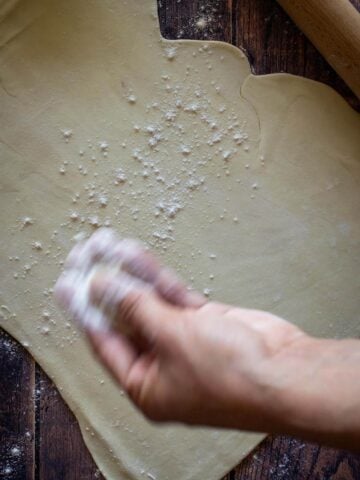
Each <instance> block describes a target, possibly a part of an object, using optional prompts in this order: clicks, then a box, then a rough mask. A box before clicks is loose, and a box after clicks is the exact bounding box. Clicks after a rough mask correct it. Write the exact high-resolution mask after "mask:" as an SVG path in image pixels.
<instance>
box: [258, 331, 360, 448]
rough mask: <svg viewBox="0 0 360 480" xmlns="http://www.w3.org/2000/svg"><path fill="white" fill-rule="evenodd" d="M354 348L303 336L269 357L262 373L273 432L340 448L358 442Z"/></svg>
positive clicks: (348, 342) (346, 342)
mask: <svg viewBox="0 0 360 480" xmlns="http://www.w3.org/2000/svg"><path fill="white" fill-rule="evenodd" d="M359 345H360V342H358V341H356V340H320V339H316V338H312V337H309V336H307V335H304V336H303V337H299V338H298V339H297V340H296V341H295V342H294V343H293V344H291V345H290V346H289V347H288V348H286V349H284V350H283V351H281V352H279V354H278V355H275V356H274V357H273V358H272V359H271V360H270V362H269V365H268V370H267V371H268V373H269V379H270V381H269V388H268V391H269V396H268V400H267V401H268V403H271V404H272V407H271V412H272V422H273V427H274V428H273V431H276V432H277V433H287V434H291V435H295V436H296V435H298V436H301V437H303V438H308V439H310V440H315V441H319V442H324V443H329V444H333V445H335V446H340V447H341V446H343V447H349V445H350V446H351V445H352V443H353V442H354V441H357V442H358V441H359V431H360V414H359V400H358V399H359V398H360V397H359V395H360V387H359V374H358V364H359V363H358V362H359V356H360V350H359ZM344 439H345V440H344Z"/></svg>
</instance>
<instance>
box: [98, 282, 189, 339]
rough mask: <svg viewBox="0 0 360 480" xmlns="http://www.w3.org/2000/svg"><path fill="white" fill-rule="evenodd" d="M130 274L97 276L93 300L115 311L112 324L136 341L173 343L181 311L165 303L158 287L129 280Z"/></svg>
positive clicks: (105, 308) (109, 310) (112, 311)
mask: <svg viewBox="0 0 360 480" xmlns="http://www.w3.org/2000/svg"><path fill="white" fill-rule="evenodd" d="M128 278H131V277H129V276H128V275H126V274H125V275H124V274H122V275H117V276H116V277H113V278H109V277H106V276H98V277H96V278H94V280H93V281H92V283H91V287H90V300H91V302H92V303H93V304H94V305H95V306H99V305H104V307H103V308H104V312H105V314H108V313H109V312H111V315H113V319H114V320H113V325H114V326H115V327H116V328H117V329H118V330H119V331H120V332H121V333H122V334H125V335H127V336H128V337H130V338H131V339H134V340H135V342H136V344H137V345H139V343H140V344H141V343H143V342H144V341H145V342H146V346H147V347H148V348H149V347H154V346H157V345H160V344H161V345H165V344H167V343H171V338H172V337H173V335H174V334H175V330H176V328H177V326H176V318H177V316H178V315H179V314H180V311H179V310H178V309H176V307H172V306H171V305H168V304H167V303H165V302H164V301H163V299H162V298H161V297H159V295H158V294H157V293H156V291H154V290H150V289H149V288H146V287H142V286H138V285H137V284H133V285H131V284H129V283H128V281H129V280H128ZM142 285H144V284H142Z"/></svg>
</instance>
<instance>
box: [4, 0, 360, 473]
mask: <svg viewBox="0 0 360 480" xmlns="http://www.w3.org/2000/svg"><path fill="white" fill-rule="evenodd" d="M1 3H4V0H0V5H1ZM208 3H209V5H210V3H211V2H208ZM8 4H9V5H11V6H12V7H13V8H14V9H15V10H14V11H13V12H12V13H10V14H9V15H4V16H3V17H1V20H0V43H1V48H0V64H1V85H0V137H1V141H0V164H1V176H0V202H1V209H0V222H1V226H2V233H1V236H2V243H1V249H0V264H1V278H0V324H1V326H2V327H3V328H5V329H6V330H7V331H9V332H10V333H11V334H12V335H13V336H14V337H15V338H17V339H18V340H19V341H20V342H21V343H22V344H23V345H26V348H28V349H29V350H30V351H31V353H32V355H33V356H34V358H35V359H36V360H37V361H38V362H39V363H40V365H41V366H42V367H43V368H44V369H45V370H46V372H47V374H48V375H49V376H50V377H51V378H52V379H53V380H54V381H55V383H56V384H57V386H58V388H59V391H60V392H61V394H62V395H63V397H64V399H65V400H66V402H67V403H68V404H69V406H70V408H71V409H72V410H73V411H74V413H75V415H76V417H77V419H78V420H79V424H80V427H81V430H82V433H83V436H84V440H85V442H86V444H87V446H88V447H89V450H90V452H91V453H92V455H93V457H94V459H95V461H96V463H97V464H98V466H99V468H100V469H101V471H102V472H103V474H104V475H105V477H106V478H108V479H124V480H143V479H144V478H146V475H148V474H150V475H152V476H154V477H155V478H157V479H159V480H173V479H176V480H200V479H203V478H207V479H208V480H217V479H219V478H220V477H221V476H222V475H224V474H225V473H226V472H227V471H228V470H230V468H231V467H232V466H234V465H235V464H236V463H238V462H239V461H240V460H241V459H242V458H243V457H244V456H245V455H246V454H247V453H248V452H249V451H250V450H251V449H252V448H253V447H254V446H255V445H256V444H257V443H258V442H259V440H260V439H261V438H263V436H261V435H255V434H249V433H242V432H232V431H217V430H213V429H198V428H196V429H195V428H185V427H180V426H173V425H172V426H163V427H161V428H159V427H156V426H154V425H153V424H149V423H148V422H147V421H146V420H145V419H144V418H143V417H142V416H141V414H139V413H138V412H137V411H135V410H134V407H133V406H132V405H131V404H130V402H129V401H128V400H127V398H126V396H125V395H121V393H120V392H119V389H118V387H117V386H116V385H115V384H114V383H113V381H112V379H111V378H110V376H109V375H108V374H107V372H105V371H104V370H103V369H102V367H101V366H100V365H99V364H98V363H97V362H96V360H95V359H94V358H93V355H92V354H91V352H90V351H89V349H88V347H87V344H86V342H85V341H84V339H83V337H82V335H81V334H80V333H79V332H78V331H77V329H76V328H74V327H73V325H72V324H71V323H70V322H68V321H67V320H66V319H64V318H63V315H62V313H61V312H59V309H58V308H57V307H56V305H54V303H53V286H54V285H55V282H56V279H57V278H58V277H59V275H60V273H61V272H62V271H63V269H64V268H65V270H67V269H68V268H69V266H68V264H64V262H65V259H66V256H67V254H68V252H69V250H70V248H71V246H72V243H73V240H72V239H73V237H74V236H75V235H76V234H78V233H80V232H85V233H86V235H87V236H90V235H91V234H92V233H93V232H94V231H95V230H97V229H98V228H99V227H102V226H106V225H112V227H113V228H114V229H116V230H118V231H119V232H121V234H122V235H124V236H125V237H128V238H140V239H141V241H142V242H144V243H146V245H148V246H149V247H150V248H151V249H154V250H155V251H156V252H157V254H158V255H160V256H161V259H162V262H163V263H164V264H166V265H169V266H170V267H172V268H173V269H174V270H176V272H178V273H179V274H180V275H181V277H182V278H184V279H185V280H190V281H191V282H192V284H193V286H194V287H195V288H196V289H197V290H198V291H201V292H204V294H205V295H209V296H210V297H211V298H214V299H217V300H219V301H223V302H227V303H231V304H239V305H242V306H243V307H252V308H259V309H266V310H269V311H272V312H273V313H275V314H277V315H280V316H283V317H285V318H287V319H289V320H291V321H293V322H294V323H296V324H297V325H299V326H301V327H302V328H304V329H305V330H306V331H308V332H309V333H312V334H314V335H325V336H332V337H335V336H336V337H343V336H351V335H353V336H356V335H359V334H360V331H359V328H360V327H359V321H358V312H359V298H360V285H359V281H360V275H359V269H360V266H359V261H360V245H359V238H360V228H359V217H358V215H359V213H358V207H357V206H358V205H359V204H360V198H359V195H360V192H359V188H358V185H359V183H360V168H359V158H360V137H359V129H360V121H359V116H358V115H357V114H356V113H355V112H353V111H352V110H351V109H350V107H349V106H347V105H346V104H345V102H344V101H343V100H342V99H341V98H340V97H339V96H338V95H337V94H336V93H335V92H333V91H332V90H331V89H329V88H327V87H326V86H323V85H320V84H317V83H314V82H311V81H308V80H305V79H301V78H297V77H293V76H290V75H270V76H265V77H254V76H252V75H251V71H250V67H249V63H248V61H247V59H246V58H244V55H243V54H242V53H241V52H240V51H239V50H238V49H236V48H234V47H231V46H229V45H225V44H222V43H219V42H206V43H205V42H193V41H178V42H169V41H166V40H163V39H162V38H161V36H160V34H159V26H158V21H157V15H156V12H157V10H156V2H155V0H154V1H152V0H138V1H125V0H106V1H105V0H93V1H91V2H89V1H88V0H71V1H70V0H31V2H15V1H13V2H6V5H7V7H6V11H8V10H9V8H8ZM206 5H207V4H206ZM0 10H1V7H0ZM201 18H205V19H206V22H207V23H208V27H209V26H210V27H211V25H210V23H211V22H212V21H213V20H212V19H215V18H216V16H215V15H213V14H212V11H211V8H210V9H206V10H204V11H203V12H200V15H198V16H197V17H196V19H194V22H198V21H199V20H200V19H201ZM215 23H216V22H215ZM202 25H203V22H202V21H200V23H199V25H198V28H199V29H201V28H202ZM214 25H215V24H214ZM169 49H170V50H169ZM167 55H169V56H170V58H168V56H167ZM132 96H134V97H132ZM34 242H39V243H41V246H42V248H41V249H38V248H34V247H33V245H34ZM75 260H76V259H73V261H75ZM85 260H86V259H85ZM81 261H83V259H81ZM86 262H87V260H86V261H85V263H86ZM116 265H118V264H116ZM26 266H27V267H26ZM25 267H26V268H25ZM28 267H29V268H28ZM106 268H107V267H106ZM91 270H92V266H91V262H90V265H89V266H88V267H87V269H86V270H85V269H84V265H81V266H80V267H79V268H78V271H77V273H76V274H75V279H78V278H79V277H78V275H80V278H81V282H80V283H85V285H86V283H88V284H89V283H90V282H89V274H90V275H91V276H92V273H90V272H91ZM115 270H116V272H117V271H118V266H116V267H115ZM79 272H80V273H79ZM85 272H86V274H85ZM97 273H99V272H97ZM116 275H117V273H116ZM212 276H213V278H212ZM84 291H85V293H83V294H82V296H81V295H80V298H82V300H81V301H79V306H77V305H75V307H76V308H78V309H79V310H80V311H82V312H83V311H84V310H82V309H83V308H86V306H87V305H88V304H89V302H88V289H86V288H85V289H84V290H83V292H84ZM84 305H85V307H84ZM44 312H45V313H46V314H45V315H44ZM98 320H99V324H100V325H102V320H103V318H101V316H100V314H99V318H98ZM149 478H150V477H149Z"/></svg>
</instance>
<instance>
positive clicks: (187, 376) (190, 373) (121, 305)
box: [56, 233, 305, 431]
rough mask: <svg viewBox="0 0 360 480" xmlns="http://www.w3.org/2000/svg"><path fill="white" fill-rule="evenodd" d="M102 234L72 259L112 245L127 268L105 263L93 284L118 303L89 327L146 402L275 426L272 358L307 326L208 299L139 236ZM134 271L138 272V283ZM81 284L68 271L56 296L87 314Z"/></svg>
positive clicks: (151, 409) (167, 410) (157, 415)
mask: <svg viewBox="0 0 360 480" xmlns="http://www.w3.org/2000/svg"><path fill="white" fill-rule="evenodd" d="M100 236H101V233H100V234H97V235H96V234H95V236H93V237H92V239H91V240H89V241H88V242H86V243H85V244H83V245H80V246H77V247H75V251H73V252H72V254H70V257H69V260H68V262H67V268H70V269H72V268H77V266H79V265H83V263H84V262H86V261H88V258H89V256H90V257H91V259H92V260H91V261H94V262H95V261H99V260H100V261H101V259H102V258H103V257H104V256H105V255H109V249H110V250H111V249H113V251H116V252H117V255H118V259H121V262H122V270H123V271H126V272H127V274H123V273H120V274H119V275H113V274H112V275H108V274H107V273H106V270H102V271H101V272H99V273H98V274H96V275H95V276H94V277H93V278H92V280H91V285H90V302H91V303H92V305H94V306H95V307H96V306H97V307H100V306H102V308H105V310H107V311H109V312H112V313H113V315H114V319H113V320H114V321H113V328H112V329H111V330H110V331H101V330H98V329H97V330H94V329H92V328H87V329H86V332H87V335H88V338H89V340H90V342H91V344H92V346H93V349H94V351H95V353H96V355H97V356H98V358H99V360H100V361H101V362H102V363H103V364H104V365H105V366H106V367H107V369H108V370H109V371H110V372H111V374H112V375H113V377H114V378H115V380H116V381H117V382H118V383H119V384H120V385H121V386H122V387H123V388H124V390H125V391H126V392H127V393H128V395H129V396H130V398H131V399H132V401H133V402H134V403H135V404H136V405H137V406H138V408H140V409H141V410H142V411H143V413H144V414H145V415H146V416H148V417H149V418H150V419H152V420H156V421H178V422H186V423H191V424H206V425H216V426H222V427H237V428H242V429H251V430H259V431H268V430H271V429H272V430H273V429H274V428H275V427H274V408H272V407H271V400H272V398H271V396H272V391H271V388H269V385H271V381H270V377H269V372H271V362H272V359H273V358H275V357H276V356H278V355H279V354H280V353H281V352H282V350H284V349H286V348H288V347H289V345H290V344H292V343H294V342H297V341H300V340H301V339H302V338H304V337H305V334H304V333H303V332H301V330H299V329H298V328H297V327H295V326H293V325H291V324H289V323H287V322H285V321H284V320H282V319H280V318H278V317H276V316H274V315H271V314H269V313H265V312H260V311H255V310H245V309H240V308H234V307H230V306H228V305H223V304H220V303H213V302H206V301H205V299H204V298H203V297H202V296H201V295H199V294H195V293H193V292H189V291H188V290H187V289H186V287H185V286H184V285H183V284H182V283H181V282H180V281H179V280H178V279H177V278H176V276H175V275H174V274H173V273H172V272H171V271H169V270H168V269H166V268H163V267H162V266H161V265H160V264H159V262H158V261H157V260H156V258H155V257H154V256H153V255H152V254H151V253H149V252H147V251H145V250H144V249H142V248H141V247H140V246H139V245H138V244H131V245H132V248H130V249H129V248H128V247H129V243H127V244H126V245H124V243H123V242H118V243H117V244H116V242H115V244H112V246H111V248H110V247H109V246H108V245H106V248H105V247H104V245H102V246H101V242H99V241H98V240H99V238H100ZM125 246H126V248H125ZM90 263H91V262H90ZM128 275H131V278H132V279H134V278H135V279H136V280H137V282H135V283H134V282H133V283H132V284H131V288H129V277H128ZM76 288H77V285H75V284H69V283H68V281H67V277H66V276H65V277H63V278H62V279H61V280H60V281H59V283H58V285H57V288H56V294H57V297H58V299H59V300H60V302H61V303H62V304H63V305H64V306H65V307H66V308H68V309H69V310H70V313H72V314H73V315H74V316H75V317H79V316H80V317H81V316H86V315H87V314H88V313H87V311H86V310H82V311H81V312H79V311H75V309H74V302H73V298H74V297H75V296H76V294H77V291H76ZM77 319H78V321H80V322H82V320H83V319H82V318H77ZM83 323H84V322H83Z"/></svg>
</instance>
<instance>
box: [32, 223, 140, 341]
mask: <svg viewBox="0 0 360 480" xmlns="http://www.w3.org/2000/svg"><path fill="white" fill-rule="evenodd" d="M139 251H140V247H139V246H138V243H136V242H134V241H128V240H124V241H120V240H118V238H117V237H116V235H115V234H114V233H113V232H112V231H111V230H109V229H101V230H98V231H97V232H96V234H94V235H93V237H92V238H91V240H90V241H88V242H87V244H85V246H84V247H81V246H80V244H78V247H76V249H75V251H72V252H71V253H70V255H69V257H68V260H67V264H66V269H65V272H64V273H63V274H62V276H61V277H60V279H59V280H58V282H57V285H56V288H55V295H56V297H57V299H58V301H59V302H60V303H61V304H62V305H63V306H65V307H66V308H67V310H69V312H70V313H71V314H72V316H73V318H74V320H75V321H76V322H77V323H78V324H79V326H81V327H83V328H88V329H92V330H104V331H106V330H108V329H110V328H111V327H112V325H113V324H114V320H115V318H116V312H117V306H118V304H119V303H120V302H121V300H122V299H123V298H124V297H125V296H126V295H127V294H128V293H129V292H131V291H133V290H134V289H139V288H142V289H144V288H146V287H145V285H144V284H143V283H142V282H141V281H140V280H139V279H137V278H135V277H132V276H131V275H129V274H127V273H126V272H125V271H123V270H122V266H123V262H124V261H125V262H127V261H129V260H130V259H132V258H134V256H136V255H137V252H139ZM102 275H104V276H106V278H107V279H108V281H109V282H111V281H113V285H114V287H113V288H112V286H111V283H110V286H109V288H108V289H107V292H106V294H105V295H104V298H103V299H102V301H101V302H100V303H99V305H95V304H94V303H93V302H92V301H91V299H90V288H91V285H92V282H93V281H94V279H95V278H99V277H100V276H102ZM41 333H42V334H44V335H47V334H49V329H48V328H47V327H43V328H42V331H41Z"/></svg>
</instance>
